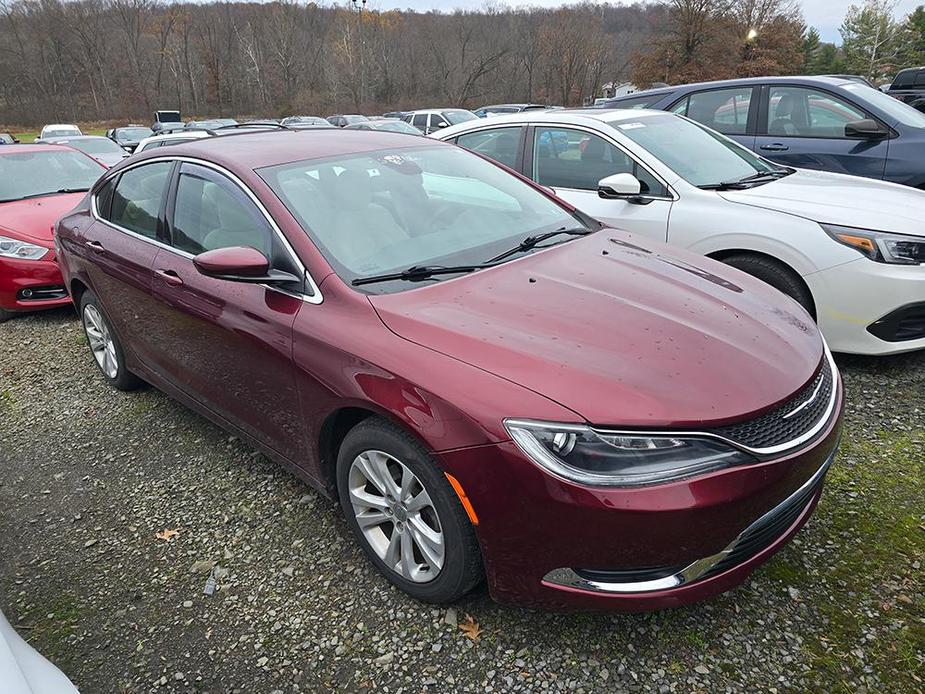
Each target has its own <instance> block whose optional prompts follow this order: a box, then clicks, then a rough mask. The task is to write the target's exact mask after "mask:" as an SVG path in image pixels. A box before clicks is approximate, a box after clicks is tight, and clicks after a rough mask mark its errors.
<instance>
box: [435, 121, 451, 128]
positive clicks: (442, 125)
mask: <svg viewBox="0 0 925 694" xmlns="http://www.w3.org/2000/svg"><path fill="white" fill-rule="evenodd" d="M449 125H450V124H449V123H447V122H446V121H440V122H439V123H437V128H446V127H448V126H449Z"/></svg>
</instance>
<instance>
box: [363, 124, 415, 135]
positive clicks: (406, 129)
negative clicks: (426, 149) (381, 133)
mask: <svg viewBox="0 0 925 694" xmlns="http://www.w3.org/2000/svg"><path fill="white" fill-rule="evenodd" d="M372 127H373V128H375V129H376V130H389V131H391V132H395V133H409V134H411V135H420V134H421V131H420V130H418V129H417V128H415V127H414V126H413V125H408V124H407V123H405V122H404V121H401V120H388V121H377V122H375V123H373V124H372Z"/></svg>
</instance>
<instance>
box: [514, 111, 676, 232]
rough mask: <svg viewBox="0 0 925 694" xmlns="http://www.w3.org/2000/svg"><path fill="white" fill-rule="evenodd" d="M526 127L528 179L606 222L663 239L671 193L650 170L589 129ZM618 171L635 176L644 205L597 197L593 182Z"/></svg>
mask: <svg viewBox="0 0 925 694" xmlns="http://www.w3.org/2000/svg"><path fill="white" fill-rule="evenodd" d="M531 131H532V132H531V133H530V134H528V135H527V141H528V146H527V152H526V155H525V157H524V171H525V172H526V173H527V175H528V176H530V178H532V179H533V180H534V181H536V182H537V183H539V184H540V185H543V186H546V187H548V188H552V189H553V190H554V191H555V192H556V195H558V196H559V197H561V198H562V199H563V200H566V201H568V202H570V203H571V204H572V205H574V206H575V207H577V208H578V209H579V210H581V211H582V212H585V213H587V214H589V215H591V216H592V217H594V218H595V219H598V220H600V221H601V222H604V223H605V224H607V225H608V226H612V227H615V228H617V229H625V230H626V231H632V232H635V233H637V234H642V235H645V236H648V237H649V238H653V239H657V240H659V241H665V240H667V238H668V216H669V214H670V212H671V205H672V195H671V192H670V191H669V189H668V187H667V186H666V185H665V183H664V182H662V181H661V180H660V179H659V178H658V177H657V176H655V175H654V174H653V173H652V172H651V171H649V170H648V169H647V168H646V167H644V166H643V165H642V164H640V163H639V162H637V161H636V160H635V159H634V158H633V157H631V156H630V155H629V154H628V153H627V152H625V151H624V150H623V149H621V148H620V147H618V146H617V145H616V144H615V143H614V142H612V141H611V140H609V139H607V138H605V137H603V136H602V135H601V134H598V133H595V132H592V131H591V130H586V129H583V128H579V127H576V126H569V127H565V126H560V125H536V126H534V127H532V128H531ZM617 173H629V174H632V175H633V176H635V177H636V178H638V179H639V181H640V183H641V185H642V193H641V194H642V196H643V199H644V204H640V203H633V202H629V201H627V200H604V199H603V198H601V197H600V196H598V194H597V189H598V182H599V181H600V180H601V179H602V178H605V177H607V176H610V175H612V174H617Z"/></svg>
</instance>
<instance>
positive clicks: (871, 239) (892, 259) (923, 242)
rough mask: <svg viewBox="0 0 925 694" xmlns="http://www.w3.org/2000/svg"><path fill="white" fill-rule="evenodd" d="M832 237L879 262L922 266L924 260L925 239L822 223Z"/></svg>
mask: <svg viewBox="0 0 925 694" xmlns="http://www.w3.org/2000/svg"><path fill="white" fill-rule="evenodd" d="M819 226H821V227H822V228H823V229H825V232H826V233H827V234H828V235H829V236H831V237H832V238H833V239H835V240H836V241H838V242H839V243H841V244H844V245H846V246H848V247H850V248H853V249H854V250H856V251H858V252H859V253H860V254H861V255H865V256H867V257H868V258H870V259H871V260H874V261H876V262H878V263H889V264H891V265H919V264H921V263H925V238H922V237H920V236H907V235H905V234H890V233H888V232H885V231H872V230H869V229H855V228H853V227H842V226H836V225H834V224H820V225H819Z"/></svg>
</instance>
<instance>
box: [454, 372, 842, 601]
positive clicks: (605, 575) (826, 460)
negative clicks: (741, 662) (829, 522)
mask: <svg viewBox="0 0 925 694" xmlns="http://www.w3.org/2000/svg"><path fill="white" fill-rule="evenodd" d="M842 397H843V393H842V391H841V386H840V385H839V391H838V395H837V403H836V412H837V413H838V414H837V415H836V416H834V417H833V418H832V420H831V421H830V422H829V423H828V424H827V425H826V427H825V428H824V429H823V431H822V432H821V433H820V434H819V436H818V437H817V438H816V439H815V440H814V441H812V442H811V443H809V444H807V445H805V446H804V447H802V448H800V449H799V450H798V451H796V452H793V453H789V454H786V455H782V456H781V457H779V458H777V459H774V460H770V461H765V462H761V463H756V464H753V465H748V466H741V467H737V468H733V469H729V470H722V471H719V472H715V473H710V474H707V475H702V476H700V477H695V478H692V479H688V480H682V481H679V482H674V483H668V484H662V485H657V486H652V487H643V488H632V489H604V488H591V487H583V486H581V485H578V484H574V483H571V482H567V481H564V480H560V479H558V478H555V477H553V476H551V475H549V474H548V473H546V472H545V471H543V470H541V469H540V468H539V467H538V466H537V465H535V464H534V463H532V462H530V461H529V460H527V459H526V458H525V457H524V456H523V455H522V454H521V452H520V450H519V449H518V448H517V447H516V445H515V444H513V443H511V442H507V443H502V444H497V445H493V446H485V447H480V448H475V449H465V450H459V451H454V452H450V453H444V454H442V455H441V459H442V461H443V463H444V465H445V467H446V470H447V472H449V473H450V474H452V475H453V476H454V477H455V478H456V479H457V480H459V482H460V483H461V485H462V487H463V489H464V490H465V492H466V494H467V496H468V498H469V500H470V502H471V503H472V505H473V507H474V510H475V513H476V514H477V516H478V520H479V524H478V526H477V528H476V529H477V532H478V536H479V541H480V543H481V547H482V555H483V560H484V564H485V569H486V573H487V577H488V585H489V589H490V591H491V594H492V596H493V597H494V598H495V599H497V600H499V601H501V602H509V603H515V604H520V605H525V606H533V607H545V608H552V609H607V610H616V611H624V612H638V611H645V610H653V609H661V608H666V607H675V606H678V605H683V604H686V603H690V602H695V601H697V600H702V599H704V598H706V597H709V596H712V595H716V594H718V593H721V592H723V591H726V590H729V589H731V588H733V587H735V586H736V585H738V584H740V583H741V582H742V581H743V580H744V579H745V577H746V576H747V575H748V574H749V573H750V572H751V571H752V570H754V569H755V568H756V567H757V566H759V565H760V564H761V563H762V562H764V561H766V560H767V559H768V558H769V557H770V556H771V555H773V554H774V552H776V551H777V550H778V549H779V548H780V547H782V546H783V545H784V544H786V542H787V541H788V540H789V539H790V537H792V536H793V534H794V533H796V532H797V530H799V528H800V527H801V526H802V525H803V524H804V523H805V522H806V520H807V519H808V518H809V516H810V515H811V514H812V510H813V508H814V507H815V504H816V502H817V501H818V499H819V496H820V494H821V488H822V482H823V478H824V476H825V473H826V471H827V470H828V467H829V465H830V464H831V461H832V459H833V456H834V451H835V448H836V446H837V443H838V436H839V433H840V426H841V415H840V413H841V406H842ZM784 511H786V513H784ZM759 531H760V532H759ZM666 567H667V570H666ZM679 574H681V575H680V576H679ZM633 584H635V585H633Z"/></svg>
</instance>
